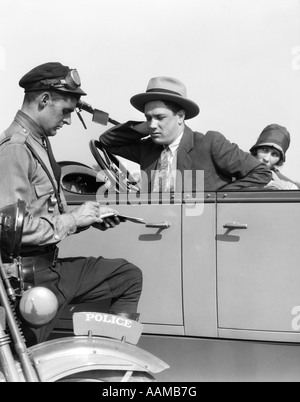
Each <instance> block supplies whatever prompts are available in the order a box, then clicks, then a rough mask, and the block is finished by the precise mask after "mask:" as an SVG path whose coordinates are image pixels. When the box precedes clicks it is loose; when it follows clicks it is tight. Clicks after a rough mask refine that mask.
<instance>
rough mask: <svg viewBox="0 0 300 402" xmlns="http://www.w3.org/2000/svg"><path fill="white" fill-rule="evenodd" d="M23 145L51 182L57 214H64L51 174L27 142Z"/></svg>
mask: <svg viewBox="0 0 300 402" xmlns="http://www.w3.org/2000/svg"><path fill="white" fill-rule="evenodd" d="M25 144H26V146H27V148H28V149H29V150H30V152H31V153H32V155H33V156H34V157H35V159H36V160H37V161H38V162H39V164H40V165H41V166H42V168H43V170H44V171H45V173H46V174H47V176H48V178H49V180H50V182H51V184H52V187H53V190H54V193H55V197H56V199H57V202H58V209H59V212H60V213H61V214H62V213H63V212H64V208H63V204H62V202H61V198H60V194H59V191H58V189H57V187H56V185H55V183H54V180H53V178H52V175H51V173H50V172H49V170H48V168H47V166H46V165H45V163H44V162H43V160H42V159H41V157H40V156H39V155H38V154H37V152H36V151H35V150H34V148H33V147H32V146H31V145H30V144H29V143H28V142H27V141H25ZM58 186H59V183H58Z"/></svg>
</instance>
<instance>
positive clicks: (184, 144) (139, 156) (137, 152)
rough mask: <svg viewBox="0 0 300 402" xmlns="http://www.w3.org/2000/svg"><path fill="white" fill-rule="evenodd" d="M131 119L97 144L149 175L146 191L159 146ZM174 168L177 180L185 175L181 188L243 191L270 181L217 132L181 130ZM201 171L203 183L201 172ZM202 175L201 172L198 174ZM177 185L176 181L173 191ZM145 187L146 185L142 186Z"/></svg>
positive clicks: (259, 165)
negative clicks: (133, 163)
mask: <svg viewBox="0 0 300 402" xmlns="http://www.w3.org/2000/svg"><path fill="white" fill-rule="evenodd" d="M133 127H134V124H133V122H128V123H125V124H121V125H118V126H115V127H113V128H112V129H110V130H108V131H106V132H105V133H104V134H102V135H101V136H100V139H99V140H100V143H101V144H102V145H103V146H104V148H105V149H107V150H108V151H109V152H111V153H113V154H115V155H119V156H121V157H123V158H126V159H128V160H130V161H133V162H135V163H138V164H140V167H141V170H142V171H143V172H145V174H147V176H148V177H149V178H151V179H150V180H149V186H148V189H147V190H151V188H152V183H153V171H155V170H156V167H157V163H158V160H159V158H160V155H161V152H162V150H163V147H162V146H161V145H157V144H155V143H154V142H153V141H152V139H151V138H150V137H145V136H143V135H142V134H141V133H139V132H138V131H136V130H134V128H133ZM177 170H178V172H180V173H181V175H180V174H179V175H178V176H179V179H180V178H181V177H182V178H185V180H184V184H183V186H184V190H185V191H196V190H198V191H199V189H200V188H199V186H200V187H201V186H202V190H203V184H204V190H205V191H218V190H221V189H226V190H245V189H248V188H250V187H252V188H253V187H265V186H266V185H267V184H268V183H269V182H270V181H271V180H272V174H271V171H270V170H269V169H268V168H267V167H266V166H265V165H264V164H262V163H260V162H259V161H258V160H257V159H256V158H255V157H253V156H252V155H251V154H250V153H248V152H244V151H242V150H241V149H240V148H239V147H238V146H237V145H236V144H232V143H231V142H230V141H228V140H227V139H226V138H225V137H224V136H223V135H222V134H221V133H219V132H216V131H208V132H207V134H205V135H204V134H202V133H199V132H193V131H192V130H191V129H190V128H189V127H187V126H186V127H185V131H184V134H183V137H182V140H181V143H180V145H179V148H178V155H177ZM197 171H200V172H204V183H203V182H202V178H201V174H200V175H199V177H197V175H196V172H197ZM202 176H203V175H202ZM180 188H181V183H180V182H179V181H178V180H177V183H176V191H178V189H180ZM143 189H144V190H146V187H145V186H143Z"/></svg>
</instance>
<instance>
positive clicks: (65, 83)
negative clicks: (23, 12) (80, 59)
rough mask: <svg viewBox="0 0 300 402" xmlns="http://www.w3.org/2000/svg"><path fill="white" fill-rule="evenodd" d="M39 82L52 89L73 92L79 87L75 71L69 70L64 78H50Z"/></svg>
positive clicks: (79, 83) (79, 82) (78, 78)
mask: <svg viewBox="0 0 300 402" xmlns="http://www.w3.org/2000/svg"><path fill="white" fill-rule="evenodd" d="M40 82H41V83H42V84H44V85H49V86H51V87H53V88H67V89H70V90H73V91H75V90H76V89H78V88H79V87H80V85H81V79H80V76H79V74H78V71H77V70H76V69H74V70H70V71H69V72H68V75H67V76H66V77H65V78H52V79H47V80H42V81H40Z"/></svg>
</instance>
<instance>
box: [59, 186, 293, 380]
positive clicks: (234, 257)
mask: <svg viewBox="0 0 300 402" xmlns="http://www.w3.org/2000/svg"><path fill="white" fill-rule="evenodd" d="M66 195H67V200H68V203H69V205H70V206H71V207H72V206H76V205H79V204H81V203H82V202H84V201H87V200H93V201H94V200H95V199H97V200H98V201H99V199H98V198H97V197H96V195H95V196H92V195H89V196H86V195H84V194H71V193H68V194H66ZM133 200H134V202H132V201H133ZM104 203H105V202H104ZM109 206H110V207H112V208H114V209H116V210H118V211H119V212H120V213H121V214H124V215H129V216H136V217H139V218H143V219H145V221H147V222H165V221H168V222H170V223H171V226H170V227H169V228H168V229H164V230H162V231H157V230H154V229H153V228H152V229H150V228H147V227H145V226H143V225H139V224H134V223H129V222H127V223H121V225H120V226H119V227H117V228H115V229H113V230H108V231H106V232H96V231H95V230H90V231H86V232H83V233H81V234H80V235H78V236H73V237H71V238H69V239H66V240H65V241H64V242H63V243H62V245H61V247H60V250H61V251H60V255H61V256H64V255H65V256H70V255H72V256H75V255H78V253H79V252H80V253H81V254H82V255H85V256H88V255H94V256H98V255H101V254H104V255H105V256H106V257H111V258H115V257H125V258H127V259H128V260H129V261H131V262H132V263H134V264H136V265H138V266H139V267H140V268H141V269H142V270H143V273H144V288H143V294H142V298H141V303H140V305H139V311H140V312H141V321H142V322H143V324H144V334H143V336H142V338H141V340H140V342H139V346H140V347H141V348H145V350H148V351H149V352H151V353H153V354H154V355H157V356H159V357H160V358H162V359H163V360H164V361H166V362H167V363H168V364H169V365H170V366H171V368H170V369H169V370H167V371H166V372H164V373H161V374H160V375H159V376H158V377H157V378H158V380H162V381H168V380H170V381H202V380H203V381H210V380H213V381H214V380H220V381H222V380H236V379H237V380H241V381H247V380H249V381H256V380H262V381H264V380H270V381H280V380H283V381H284V380H285V379H298V378H299V374H298V373H299V368H300V367H299V366H300V364H299V361H300V359H299V358H296V357H295V356H298V357H300V347H299V345H298V344H299V342H300V291H299V290H300V270H299V267H298V262H299V257H300V249H299V247H298V239H299V234H300V233H299V231H300V229H299V227H300V226H299V224H298V216H299V206H300V192H299V191H256V190H254V191H243V192H222V191H220V192H218V193H214V192H211V193H204V194H184V195H183V196H181V194H177V195H176V194H175V196H174V198H173V200H172V202H171V203H170V202H169V203H163V205H158V203H157V201H155V200H154V199H153V198H152V199H151V198H150V201H149V202H147V195H143V197H141V199H140V201H138V200H137V199H134V195H133V196H131V198H130V199H127V201H126V197H125V198H122V200H121V202H114V201H111V202H110V203H109ZM237 223H239V224H242V227H241V228H240V227H239V226H238V227H236V226H233V227H231V226H230V225H232V224H234V225H236V224H237ZM227 224H229V227H231V229H228V228H224V226H226V225H227ZM245 361H247V364H245Z"/></svg>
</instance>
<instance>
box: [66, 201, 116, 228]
mask: <svg viewBox="0 0 300 402" xmlns="http://www.w3.org/2000/svg"><path fill="white" fill-rule="evenodd" d="M107 213H111V214H116V213H117V212H116V211H115V210H113V209H111V208H106V207H101V206H100V203H99V202H91V201H88V202H85V203H84V204H82V205H80V207H78V208H75V209H74V210H73V211H72V215H73V218H74V219H75V221H76V225H77V227H78V228H81V227H86V226H90V225H94V224H100V225H103V227H104V229H105V228H109V227H114V226H115V225H116V224H118V223H120V221H119V220H118V218H116V217H111V218H101V215H102V216H103V215H104V214H107Z"/></svg>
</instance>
